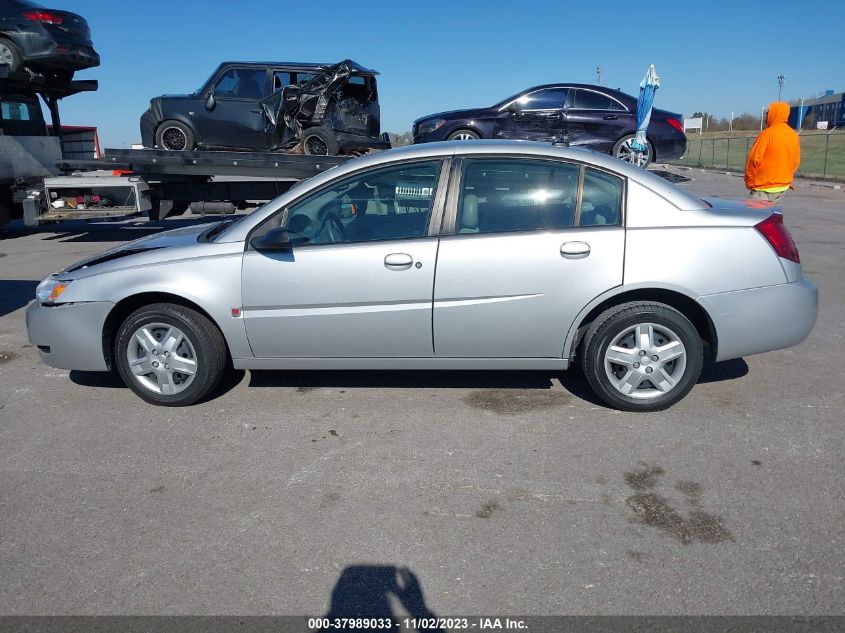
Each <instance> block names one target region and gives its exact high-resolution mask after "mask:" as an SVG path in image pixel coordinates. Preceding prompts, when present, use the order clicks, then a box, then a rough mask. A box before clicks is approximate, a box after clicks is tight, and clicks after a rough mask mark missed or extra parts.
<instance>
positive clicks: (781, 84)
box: [778, 75, 786, 101]
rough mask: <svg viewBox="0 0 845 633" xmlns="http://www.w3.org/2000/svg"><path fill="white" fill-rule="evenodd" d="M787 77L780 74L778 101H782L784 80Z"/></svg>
mask: <svg viewBox="0 0 845 633" xmlns="http://www.w3.org/2000/svg"><path fill="white" fill-rule="evenodd" d="M784 79H786V77H784V76H783V75H778V101H780V95H781V93H782V92H783V80H784Z"/></svg>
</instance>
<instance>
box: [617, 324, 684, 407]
mask: <svg viewBox="0 0 845 633" xmlns="http://www.w3.org/2000/svg"><path fill="white" fill-rule="evenodd" d="M686 364H687V354H686V348H685V347H684V344H683V342H682V341H681V339H680V337H679V336H678V335H677V334H676V333H675V332H673V331H672V330H671V329H670V328H668V327H666V326H665V325H658V324H656V323H638V324H636V325H633V326H631V327H628V328H626V329H625V330H623V331H622V333H621V334H619V335H618V336H616V337H615V338H614V339H613V341H612V342H611V344H610V345H608V347H607V349H606V350H605V352H604V369H605V372H606V374H607V377H608V379H609V380H610V383H611V385H613V387H614V388H615V389H616V390H617V391H618V392H619V393H621V394H622V395H624V396H628V397H629V398H637V399H641V400H649V399H652V398H657V397H659V396H662V395H663V394H665V393H667V392H669V391H671V390H672V389H674V388H675V385H677V384H678V383H679V382H680V380H681V378H682V377H683V375H684V371H685V370H686Z"/></svg>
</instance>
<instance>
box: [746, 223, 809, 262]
mask: <svg viewBox="0 0 845 633" xmlns="http://www.w3.org/2000/svg"><path fill="white" fill-rule="evenodd" d="M754 228H755V229H757V230H758V231H760V233H762V235H763V237H765V238H766V240H767V241H768V242H769V244H771V245H772V248H773V249H775V253H777V254H778V256H779V257H783V258H784V259H788V260H789V261H791V262H795V263H796V264H800V263H801V258H800V257H798V249H797V248H796V246H795V242H793V241H792V236H791V235H790V234H789V230H788V229H787V228H786V225H784V223H783V214H782V213H773V214H772V215H770V216H769V217H767V218H766V219H765V220H763V221H762V222H760V223H759V224H756V225H755V226H754Z"/></svg>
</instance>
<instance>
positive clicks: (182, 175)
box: [23, 148, 351, 226]
mask: <svg viewBox="0 0 845 633" xmlns="http://www.w3.org/2000/svg"><path fill="white" fill-rule="evenodd" d="M103 154H104V156H103V158H102V159H97V160H66V159H65V160H60V161H59V162H58V163H57V169H58V170H59V171H60V172H62V173H63V174H64V175H62V176H58V177H48V178H45V179H44V180H43V184H42V186H39V187H34V188H32V189H31V190H30V192H29V194H28V195H27V197H26V199H25V200H24V201H23V219H24V224H25V225H27V226H36V225H38V224H41V223H44V222H54V221H57V220H66V219H97V218H103V217H115V216H127V215H134V214H139V213H145V212H146V213H148V214H149V217H150V219H151V220H163V219H164V218H166V217H167V216H168V215H170V214H179V213H184V212H185V211H186V210H188V208H190V209H191V210H192V211H194V212H197V213H201V214H207V213H212V214H219V213H223V214H225V213H234V212H235V210H236V209H243V208H247V207H249V206H250V204H254V203H258V202H266V201H267V200H272V199H273V198H275V197H276V196H278V195H279V194H281V193H284V192H285V191H287V190H288V189H290V188H291V187H292V186H293V184H294V183H296V182H298V181H300V180H303V179H305V178H310V177H311V176H314V175H316V174H319V173H321V172H323V171H326V170H327V169H331V168H332V167H335V166H337V165H340V164H341V163H343V162H345V161H347V160H349V159H350V158H351V157H349V156H308V155H305V154H288V153H283V152H261V151H256V152H227V151H210V150H208V151H202V150H194V151H181V152H180V151H170V150H157V149H108V148H107V149H105V150H104V152H103ZM86 196H88V198H86ZM95 197H96V198H97V199H98V200H99V201H102V200H103V199H104V198H105V199H106V200H108V201H109V203H110V204H109V205H108V206H105V205H102V204H100V203H99V202H93V200H94V198H95ZM74 199H75V200H77V201H83V202H80V203H79V204H77V205H76V208H75V209H69V208H68V206H67V204H61V205H57V204H55V203H57V202H58V201H62V202H64V201H68V202H69V201H70V200H74ZM85 201H87V202H88V204H85ZM80 204H81V205H82V206H83V207H84V208H79V206H80Z"/></svg>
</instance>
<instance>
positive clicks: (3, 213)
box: [0, 189, 13, 229]
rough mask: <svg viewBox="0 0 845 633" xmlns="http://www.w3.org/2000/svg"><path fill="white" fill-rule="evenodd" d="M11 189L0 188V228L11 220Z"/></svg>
mask: <svg viewBox="0 0 845 633" xmlns="http://www.w3.org/2000/svg"><path fill="white" fill-rule="evenodd" d="M12 206H13V205H12V191H11V189H0V229H2V228H3V227H4V226H6V225H7V224H8V223H9V222H11V221H12Z"/></svg>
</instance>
